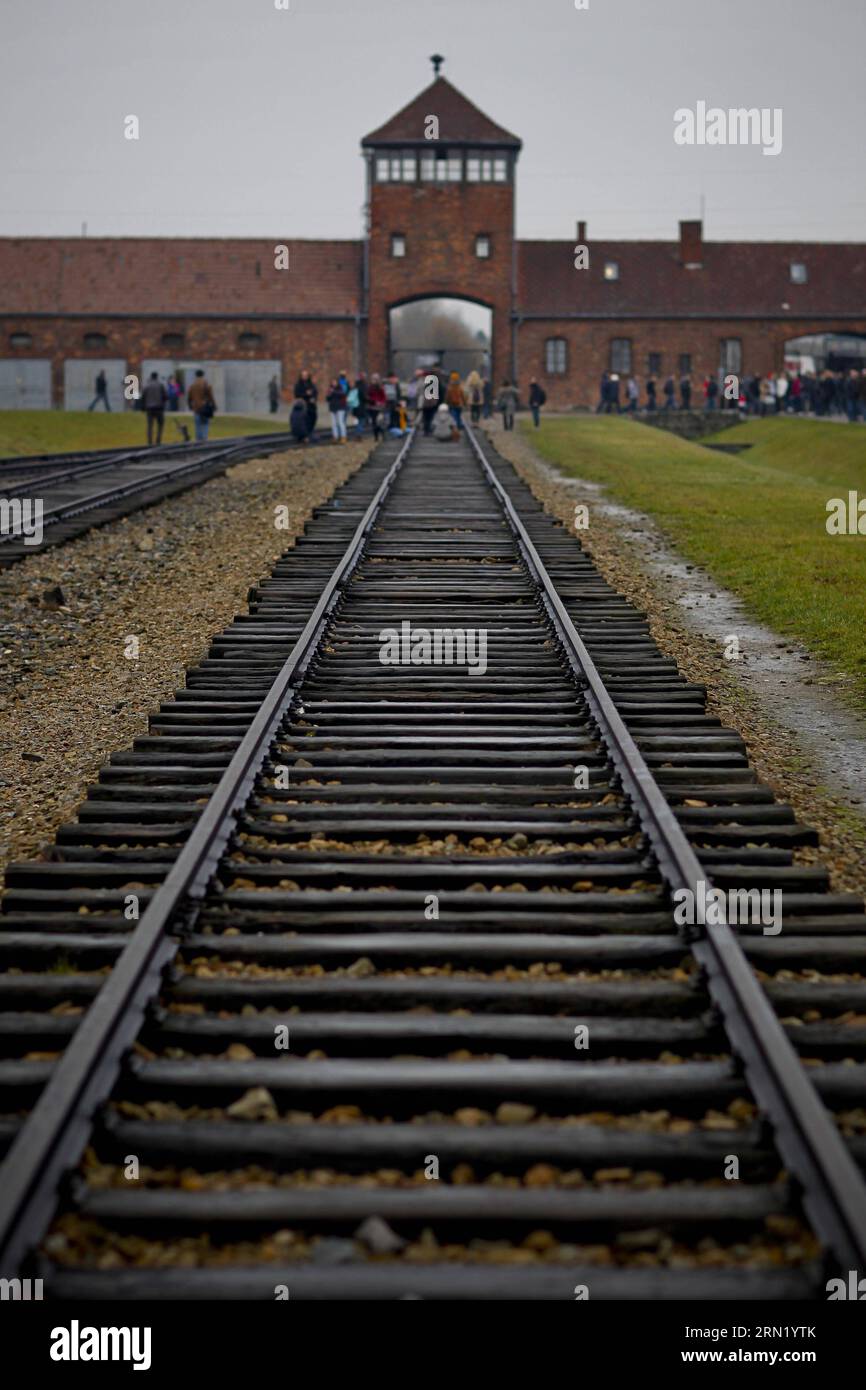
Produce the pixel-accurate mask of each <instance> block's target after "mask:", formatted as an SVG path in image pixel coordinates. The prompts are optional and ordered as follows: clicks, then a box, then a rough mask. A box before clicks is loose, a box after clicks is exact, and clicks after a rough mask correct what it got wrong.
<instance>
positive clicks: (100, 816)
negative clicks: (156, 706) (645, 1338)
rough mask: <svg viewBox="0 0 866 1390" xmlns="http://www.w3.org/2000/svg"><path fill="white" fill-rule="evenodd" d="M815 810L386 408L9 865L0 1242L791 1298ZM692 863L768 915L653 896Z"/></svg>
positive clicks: (849, 1126) (813, 1016) (837, 1243)
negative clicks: (58, 820) (809, 853)
mask: <svg viewBox="0 0 866 1390" xmlns="http://www.w3.org/2000/svg"><path fill="white" fill-rule="evenodd" d="M404 624H408V635H407V634H406V629H405V627H404ZM446 630H447V631H448V632H449V633H450V634H451V638H450V641H451V647H450V655H451V656H453V655H454V643H455V641H457V639H458V635H459V634H463V637H464V638H465V641H464V645H463V648H462V655H464V656H466V658H467V659H466V661H465V663H464V664H463V665H462V666H459V665H458V666H455V665H454V664H453V662H451V663H448V662H447V661H443V662H440V663H439V664H436V663H435V662H431V661H429V660H427V656H428V655H429V654H430V652H432V651H434V650H435V640H434V634H436V633H438V634H440V637H441V634H443V633H444V632H445V631H446ZM470 633H473V634H474V635H475V636H474V641H473V643H471V644H470V641H469V634H470ZM481 633H483V634H484V644H483V645H484V654H483V659H482V657H481V637H480V634H481ZM391 634H394V635H393V636H392V635H391ZM424 634H426V637H425V635H424ZM442 641H443V643H445V642H446V641H447V639H444V638H443V639H442ZM431 642H434V646H431V645H430V643H431ZM395 643H396V646H395V645H394V644H395ZM416 643H417V644H418V645H417V646H416V647H414V651H415V655H416V656H417V657H418V658H419V659H418V660H416V661H414V662H413V661H412V660H411V657H412V654H413V644H416ZM458 654H460V653H459V651H458ZM440 655H442V656H447V655H449V650H448V648H447V646H442V647H441V650H440ZM406 657H408V658H409V660H408V661H407V660H405V659H404V658H406ZM383 658H384V659H383ZM815 842H816V837H815V835H814V832H812V831H811V830H809V829H808V828H807V827H804V826H801V825H799V824H798V823H797V821H796V819H795V817H794V815H793V812H792V811H791V810H790V808H789V807H786V806H781V805H778V804H776V803H775V802H774V800H773V797H772V795H771V793H770V792H769V790H767V789H766V788H765V787H763V786H761V785H760V784H759V783H758V781H757V779H756V777H755V775H754V773H753V771H752V770H751V769H750V767H749V765H748V760H747V757H746V754H745V749H744V747H743V744H742V741H741V740H740V738H739V737H738V736H737V735H735V734H732V733H731V732H730V731H728V730H726V729H724V728H723V727H722V726H721V725H720V722H719V721H718V720H717V719H716V718H715V717H713V716H710V715H708V714H707V712H706V709H705V691H704V690H703V689H702V688H701V687H700V686H697V685H695V684H691V683H689V682H687V681H685V680H684V679H683V677H682V676H681V675H680V674H679V673H678V671H677V670H676V667H675V664H674V663H673V662H672V661H670V660H668V659H666V658H664V657H663V656H662V655H661V654H660V653H659V651H658V649H657V648H656V646H655V644H654V643H653V641H652V639H651V637H650V635H649V631H648V626H647V623H646V621H645V620H644V618H643V617H642V616H641V615H640V614H638V613H637V612H636V610H635V609H634V608H632V607H631V606H630V605H629V604H628V603H627V602H626V601H625V600H624V599H623V598H621V597H620V596H619V595H617V594H616V593H615V592H614V591H613V590H612V589H611V588H610V587H609V585H608V584H607V583H606V582H605V581H604V580H603V579H602V578H601V576H600V575H599V573H598V572H597V570H596V569H595V567H594V566H593V564H592V563H591V561H590V559H589V557H588V556H587V555H586V554H585V553H584V552H583V551H582V550H581V548H580V546H579V545H578V542H577V540H576V539H575V538H574V537H573V536H570V535H569V534H568V533H567V532H566V531H565V529H564V528H563V527H562V526H561V525H560V524H559V523H557V522H556V521H554V519H553V518H551V517H550V516H549V515H547V514H546V513H545V512H544V511H543V509H542V507H541V506H540V504H539V503H538V502H537V501H536V499H535V498H534V497H533V496H532V494H531V493H530V492H529V490H528V488H527V487H526V486H525V484H523V483H522V482H521V481H520V480H519V479H518V477H517V475H516V474H515V472H514V470H513V469H512V468H511V466H510V465H508V464H507V463H505V462H504V461H503V460H501V459H499V458H498V456H497V455H496V453H495V450H494V449H493V447H492V445H491V444H490V443H489V441H487V440H486V439H485V438H484V437H481V436H476V435H475V434H474V433H473V432H472V431H471V430H467V432H466V438H465V439H464V440H462V441H461V442H460V443H459V444H457V445H453V446H452V445H447V446H446V445H442V444H440V443H438V442H436V441H433V440H426V439H417V438H414V437H413V438H410V439H409V440H408V441H407V442H406V443H405V444H403V445H402V446H400V445H399V444H398V443H397V442H395V441H392V440H389V441H387V442H386V443H385V444H383V445H381V446H380V447H379V449H377V450H376V451H375V452H374V454H373V455H372V456H371V457H370V459H369V460H368V461H367V463H366V464H365V465H364V466H363V467H362V468H361V469H360V470H359V471H358V472H357V473H356V474H354V475H353V477H352V478H351V479H350V480H349V481H348V482H347V483H345V484H343V486H342V487H341V488H340V489H338V491H337V493H336V494H335V496H334V498H333V499H332V501H331V502H330V503H328V504H327V505H326V506H324V507H321V508H319V509H318V510H317V512H316V514H315V516H314V518H313V520H312V521H311V522H310V523H309V524H308V527H307V529H306V532H305V534H304V536H303V537H302V538H300V539H299V540H298V542H297V544H296V545H295V546H294V548H293V549H292V550H290V551H288V552H287V553H286V555H285V556H284V557H283V558H282V559H281V560H280V561H279V562H278V563H277V565H276V566H275V568H274V571H273V573H272V575H271V576H270V577H269V578H268V579H266V580H264V581H262V582H261V583H260V584H258V585H256V586H255V587H254V588H253V589H252V590H251V593H250V611H249V613H248V614H245V615H242V616H240V617H239V618H238V619H237V621H236V622H235V623H233V624H232V625H231V627H230V628H229V629H228V630H227V631H226V632H225V633H223V634H222V635H221V636H220V637H218V638H216V639H215V641H214V643H213V645H212V647H211V650H210V653H209V655H208V657H207V658H206V659H205V660H204V661H203V662H202V663H201V664H200V665H199V666H197V667H196V668H194V669H193V670H191V671H190V672H189V675H188V678H187V685H186V688H185V689H184V690H182V691H180V692H178V695H177V698H176V700H174V701H172V702H169V703H166V704H165V705H164V706H163V707H162V709H161V711H160V713H159V714H158V715H156V716H154V718H153V719H152V721H151V731H150V733H149V735H148V736H147V737H144V738H141V739H138V740H137V741H136V743H135V746H134V748H133V749H132V750H131V751H130V752H127V753H120V754H116V755H114V756H113V757H112V759H111V762H110V764H109V765H108V766H107V767H106V768H104V769H103V771H102V772H101V774H100V777H99V781H98V783H97V785H96V786H94V787H93V788H91V791H90V793H89V795H88V799H87V801H86V802H85V803H84V804H83V806H82V808H81V810H80V812H79V815H78V818H77V820H76V822H75V823H74V824H71V825H68V826H65V827H63V828H62V829H61V831H60V832H59V834H58V837H57V843H56V846H55V848H54V851H53V854H52V857H51V859H50V860H49V861H48V862H45V863H38V864H20V865H14V866H12V867H11V868H10V870H9V873H8V875H7V891H6V895H5V897H4V899H3V904H2V906H3V913H2V915H0V954H2V956H3V958H4V961H5V962H6V964H7V967H8V969H7V973H5V974H4V975H2V976H0V1007H2V1009H3V1012H2V1013H0V1043H2V1048H3V1053H4V1060H2V1061H0V1109H2V1111H3V1113H4V1116H5V1118H4V1119H3V1120H2V1121H0V1142H2V1143H4V1144H5V1145H6V1146H7V1149H8V1152H7V1154H6V1159H5V1162H4V1165H3V1169H2V1181H0V1275H2V1276H4V1277H10V1276H11V1275H12V1274H13V1272H14V1271H16V1270H25V1269H32V1270H34V1271H38V1273H39V1275H40V1276H41V1277H42V1278H43V1280H44V1283H45V1289H46V1293H47V1294H48V1296H50V1297H53V1298H58V1299H62V1298H73V1299H74V1298H93V1299H106V1298H107V1299H112V1298H136V1299H142V1298H144V1299H150V1298H168V1299H172V1298H184V1299H189V1298H259V1299H261V1298H273V1297H274V1296H275V1289H276V1288H285V1289H287V1290H288V1291H289V1293H290V1296H291V1297H292V1298H349V1297H358V1298H394V1297H407V1296H408V1297H421V1298H467V1299H477V1298H482V1299H489V1298H498V1297H503V1298H531V1299H535V1298H542V1299H547V1298H568V1299H572V1298H574V1297H575V1290H576V1289H577V1288H578V1287H581V1288H584V1287H585V1288H586V1289H588V1290H589V1292H590V1296H591V1297H593V1298H688V1299H701V1298H706V1299H719V1298H738V1299H739V1298H745V1299H749V1298H752V1299H782V1298H792V1299H800V1298H809V1297H821V1296H822V1294H823V1289H824V1282H825V1279H826V1277H827V1273H828V1270H829V1269H830V1268H831V1267H834V1268H840V1269H845V1270H847V1269H849V1268H853V1269H859V1270H861V1271H862V1270H863V1268H864V1266H866V1186H864V1180H863V1169H864V1167H866V1137H864V1133H863V1126H862V1125H861V1124H860V1122H859V1119H858V1116H862V1108H861V1107H862V1105H863V1098H864V1095H866V1079H864V1078H866V1066H864V1054H866V1028H864V1027H863V1026H862V1023H859V1022H858V1021H857V1020H858V1018H862V1016H863V1015H864V1014H866V1008H864V1002H866V982H864V981H863V979H862V977H861V975H860V974H859V969H860V965H861V963H862V959H863V949H864V945H866V916H864V913H863V906H862V903H861V902H860V901H859V900H858V899H857V898H855V897H854V896H853V895H850V894H840V893H834V892H831V891H830V889H829V883H828V876H827V873H826V871H825V870H824V869H823V868H821V867H818V866H815V865H811V864H803V863H801V862H799V859H798V856H797V850H798V849H799V847H801V846H806V845H813V844H814V843H815ZM702 884H703V885H706V886H710V885H716V886H717V887H720V888H722V889H755V888H757V889H759V890H767V891H780V892H781V893H782V894H783V900H784V925H783V930H782V931H781V933H779V934H778V935H766V934H764V932H763V930H762V927H761V925H760V924H751V923H749V924H746V925H744V926H741V927H740V928H739V930H738V931H737V932H735V931H734V930H733V928H732V927H731V926H729V925H727V924H726V923H724V922H722V923H720V924H712V923H710V924H706V925H700V924H698V925H696V926H695V927H693V928H692V929H684V928H681V927H679V926H677V925H676V923H675V920H674V915H673V910H672V901H673V898H674V895H675V894H676V893H677V892H678V891H679V890H682V889H689V890H690V891H692V892H693V893H695V894H697V893H698V892H699V891H700V888H701V885H702ZM131 905H134V907H135V909H136V910H138V909H139V908H140V909H141V911H140V915H139V916H138V917H137V918H136V916H135V912H134V911H133V912H132V913H131V912H130V907H131ZM756 971H757V972H760V980H759V978H758V975H757V974H756ZM133 1160H134V1162H133ZM732 1164H733V1167H732Z"/></svg>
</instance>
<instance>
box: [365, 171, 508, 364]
mask: <svg viewBox="0 0 866 1390" xmlns="http://www.w3.org/2000/svg"><path fill="white" fill-rule="evenodd" d="M513 206H514V203H513V190H512V188H511V185H505V184H456V183H455V184H443V185H430V184H415V185H412V184H374V186H373V190H372V197H371V232H370V306H369V308H370V316H369V324H368V330H367V333H368V337H367V344H368V346H367V360H368V362H369V363H370V366H371V368H372V370H378V369H379V368H380V365H385V364H387V360H388V350H389V344H388V309H389V308H390V307H391V306H393V305H394V304H396V303H399V302H400V301H404V300H407V299H411V298H420V297H422V296H424V295H443V296H456V297H458V298H474V299H478V300H480V301H481V302H482V303H484V304H486V305H487V306H488V307H490V308H492V310H493V370H494V377H495V379H496V380H501V378H502V377H503V376H505V375H507V374H508V372H509V370H510V354H511V331H510V312H511V268H512V244H513V243H512V214H513ZM395 232H400V233H403V234H404V235H405V236H406V255H405V257H402V258H395V257H394V256H392V254H391V236H392V234H393V233H395ZM479 233H485V234H487V235H488V236H489V237H490V238H491V255H490V257H489V259H486V260H479V258H478V257H477V256H476V254H475V238H476V236H477V235H478V234H479Z"/></svg>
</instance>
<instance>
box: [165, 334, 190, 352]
mask: <svg viewBox="0 0 866 1390" xmlns="http://www.w3.org/2000/svg"><path fill="white" fill-rule="evenodd" d="M159 341H160V342H161V343H162V346H163V347H164V348H171V349H172V350H173V351H174V352H178V351H179V350H180V349H181V348H182V347H183V345H184V336H183V334H182V333H163V335H162V337H161V338H160V340H159Z"/></svg>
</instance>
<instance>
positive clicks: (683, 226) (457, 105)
mask: <svg viewBox="0 0 866 1390" xmlns="http://www.w3.org/2000/svg"><path fill="white" fill-rule="evenodd" d="M438 65H439V60H438V59H437V60H436V72H437V75H436V77H435V80H434V81H433V82H432V83H431V84H430V86H428V87H427V88H426V89H425V90H424V91H423V92H421V93H420V95H419V96H417V97H415V99H414V100H413V101H411V102H409V104H408V105H407V106H405V107H403V109H402V110H401V111H399V112H398V114H397V115H396V116H393V117H392V118H391V119H390V120H388V121H386V122H385V124H384V125H382V126H380V127H379V129H378V130H375V131H373V132H372V133H371V134H370V135H367V136H365V137H364V139H363V140H362V142H361V148H362V152H363V154H364V157H365V160H366V168H367V205H366V226H365V230H364V235H363V236H362V237H361V238H360V239H358V240H349V241H310V240H299V241H294V240H292V239H291V237H290V236H289V235H288V234H287V236H286V240H285V243H282V244H284V245H285V246H286V247H287V248H288V261H289V265H288V268H287V269H277V268H276V266H275V260H276V259H277V257H276V255H275V245H274V243H273V241H272V240H264V239H252V238H225V239H223V238H219V239H214V238H178V237H164V238H160V237H80V238H72V237H69V238H63V237H60V238H57V237H5V238H0V407H3V408H7V409H8V408H14V407H22V406H24V407H26V406H32V407H34V408H47V407H49V406H56V407H63V406H65V407H66V408H79V409H80V408H81V407H82V406H84V405H86V404H87V403H88V401H89V400H90V397H91V395H92V390H91V388H92V384H93V378H94V376H95V374H96V371H97V370H98V369H99V367H100V366H102V367H103V368H104V369H105V371H106V373H107V375H108V378H109V390H110V393H113V394H114V396H115V399H116V401H117V404H118V405H119V404H120V401H121V383H122V379H123V376H124V375H125V374H126V373H135V374H139V375H141V374H143V373H146V372H148V371H151V370H158V371H160V372H162V373H167V372H169V371H180V372H182V373H187V372H189V371H190V370H191V369H192V368H194V367H195V366H198V365H203V366H205V368H206V369H207V370H208V373H209V375H210V376H211V379H212V380H213V381H214V385H215V387H216V389H217V396H218V399H219V401H220V404H221V405H222V407H223V408H224V409H229V410H238V411H244V410H259V409H263V408H265V405H266V391H267V383H268V381H269V380H270V379H271V378H272V377H273V376H274V375H276V376H277V377H278V379H279V380H280V382H281V384H282V385H283V386H289V385H290V384H291V383H292V382H293V381H294V379H295V377H296V375H297V372H298V371H299V369H300V368H301V367H303V366H307V367H309V368H310V369H311V370H312V371H313V373H314V375H315V376H316V377H317V379H319V380H320V381H321V380H322V379H324V378H327V377H329V376H331V375H333V374H334V373H335V372H336V371H338V370H340V369H343V368H345V369H347V370H349V371H354V370H356V369H358V368H360V367H365V368H366V369H367V370H368V371H370V370H373V371H375V370H387V369H388V368H389V366H390V365H391V362H392V354H393V352H394V349H395V343H394V335H393V329H392V325H393V322H394V319H393V311H394V310H395V309H396V308H398V307H399V306H400V305H403V304H406V303H407V302H412V301H417V300H423V299H425V298H427V297H433V296H435V297H446V298H453V299H461V300H468V301H472V302H474V303H475V304H478V305H481V306H483V307H484V308H485V309H487V310H489V323H490V339H491V343H490V360H491V364H492V372H493V376H494V379H495V381H496V382H499V381H501V380H502V379H503V378H504V377H506V376H508V377H512V378H514V379H516V380H517V382H518V383H519V385H520V386H521V387H523V388H524V389H525V386H526V383H527V381H528V380H529V378H530V377H531V376H536V377H538V379H539V380H540V381H541V382H542V384H543V385H544V386H545V388H546V390H547V393H548V398H549V401H550V403H551V404H553V405H559V406H562V407H570V406H587V405H592V404H594V403H595V400H596V399H597V383H598V379H599V377H600V375H601V372H602V371H603V370H604V369H605V368H608V369H611V370H615V371H619V372H620V373H623V372H625V373H627V372H630V371H634V372H635V373H637V374H638V376H639V377H641V378H643V377H645V376H646V375H647V374H648V373H649V372H652V373H654V374H656V375H660V376H662V377H665V376H667V375H669V374H672V375H674V376H679V375H680V374H682V373H683V372H684V371H689V372H691V373H692V374H693V376H694V377H696V378H698V379H699V378H702V377H703V376H705V375H706V374H707V373H716V372H718V371H719V370H720V369H723V370H727V371H737V372H741V373H744V372H758V373H764V372H766V371H769V370H770V369H772V368H778V367H780V366H781V365H782V362H783V360H784V355H785V344H786V343H790V342H791V341H792V340H795V339H798V338H801V337H809V338H810V339H812V340H813V341H812V342H811V344H810V345H808V350H811V351H812V352H813V353H816V354H817V361H818V364H819V365H824V364H825V362H826V363H827V364H828V365H832V366H840V365H846V364H847V363H848V362H850V363H851V364H854V363H857V362H859V363H861V364H862V365H866V244H864V243H815V242H712V241H705V240H704V239H703V232H702V226H701V223H700V222H694V221H688V222H681V223H680V225H679V237H678V238H677V240H675V241H670V242H665V241H603V242H599V241H594V240H592V237H591V236H590V235H589V233H588V231H587V228H586V225H585V223H582V222H581V223H578V224H577V226H576V228H575V229H574V233H573V235H571V236H569V237H567V238H563V239H562V240H558V241H520V240H517V239H516V237H515V234H514V195H515V185H516V179H517V174H518V161H519V157H520V152H521V142H520V140H519V139H518V137H517V136H516V135H512V134H511V133H510V132H509V131H507V130H505V129H503V127H502V126H499V125H497V124H495V122H494V121H492V120H491V119H490V118H489V117H488V116H486V115H485V114H484V113H483V112H481V111H479V110H478V108H477V107H476V106H474V105H473V104H472V102H471V101H469V100H468V99H467V98H466V97H465V96H463V94H462V93H461V92H459V91H458V90H457V89H456V87H454V86H453V85H452V84H451V83H450V82H449V81H448V80H447V78H445V77H442V76H440V75H439V74H438ZM431 118H435V120H431ZM437 122H438V127H437V124H436V123H437ZM431 136H432V137H433V138H431ZM577 245H585V246H586V247H587V248H588V253H589V266H588V268H586V269H576V268H575V248H576V246H577Z"/></svg>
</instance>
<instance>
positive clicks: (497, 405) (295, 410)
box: [289, 367, 547, 444]
mask: <svg viewBox="0 0 866 1390" xmlns="http://www.w3.org/2000/svg"><path fill="white" fill-rule="evenodd" d="M546 399H547V397H546V394H545V392H544V389H543V388H542V387H541V386H540V385H539V383H538V381H537V380H536V379H535V377H533V378H532V381H531V382H530V385H529V407H530V410H531V412H532V418H533V420H534V422H535V424H536V425H538V424H540V420H541V409H542V406H543V405H544V404H545V401H546ZM319 400H320V391H319V387H318V385H317V383H316V381H315V380H314V378H313V376H312V374H311V373H310V372H309V371H306V370H304V371H302V372H301V374H300V376H299V377H298V379H297V381H296V382H295V386H294V392H293V397H292V406H291V409H290V411H289V428H290V429H291V431H292V434H293V435H294V437H295V439H296V440H297V441H298V442H299V443H303V442H309V441H310V440H311V438H312V436H313V432H314V431H315V428H316V422H317V420H318V416H319ZM324 400H325V401H326V403H327V406H328V410H329V411H330V417H331V433H332V436H333V440H334V443H335V444H345V443H346V442H347V440H348V435H349V430H350V428H351V429H353V431H354V435H355V437H356V438H358V439H360V438H362V437H363V435H364V434H365V433H366V432H367V431H368V430H370V431H372V434H373V438H374V439H382V438H384V436H385V434H386V433H388V434H394V435H400V434H405V432H406V430H407V429H408V428H409V427H410V426H411V425H412V424H413V423H417V424H418V425H419V426H420V428H421V430H422V432H423V433H424V434H426V435H432V434H435V435H436V436H437V437H438V438H440V439H458V438H459V436H460V431H461V430H462V429H463V414H464V411H468V412H469V418H470V420H471V421H472V423H473V424H477V423H478V421H479V420H482V419H484V420H489V419H490V418H491V416H492V415H493V413H494V411H499V412H500V413H501V415H502V420H503V424H504V426H505V428H506V429H512V428H513V427H514V415H515V412H516V410H517V406H518V400H519V396H518V390H517V387H516V386H515V384H514V383H513V382H512V381H509V380H507V379H506V380H504V381H503V382H502V385H501V387H500V389H499V391H498V392H494V386H493V382H492V381H491V380H490V378H489V377H488V376H485V375H483V374H482V373H481V372H479V371H477V370H475V369H473V370H472V371H470V372H469V374H468V376H466V377H465V378H461V376H460V373H459V372H444V371H442V370H441V369H440V368H439V367H428V368H423V367H418V368H417V369H416V371H415V373H414V375H413V376H412V378H411V380H410V381H409V382H408V383H403V382H401V381H400V378H399V376H398V375H397V373H396V372H391V373H390V374H389V375H387V376H382V375H380V374H379V373H378V372H373V373H372V374H371V375H370V376H369V377H368V376H367V374H366V372H358V374H357V376H356V377H355V379H354V381H352V380H351V379H350V377H349V374H348V373H347V372H345V371H343V372H340V373H339V375H338V376H335V377H332V378H331V381H330V383H329V385H328V388H327V390H326V391H325V392H324Z"/></svg>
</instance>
